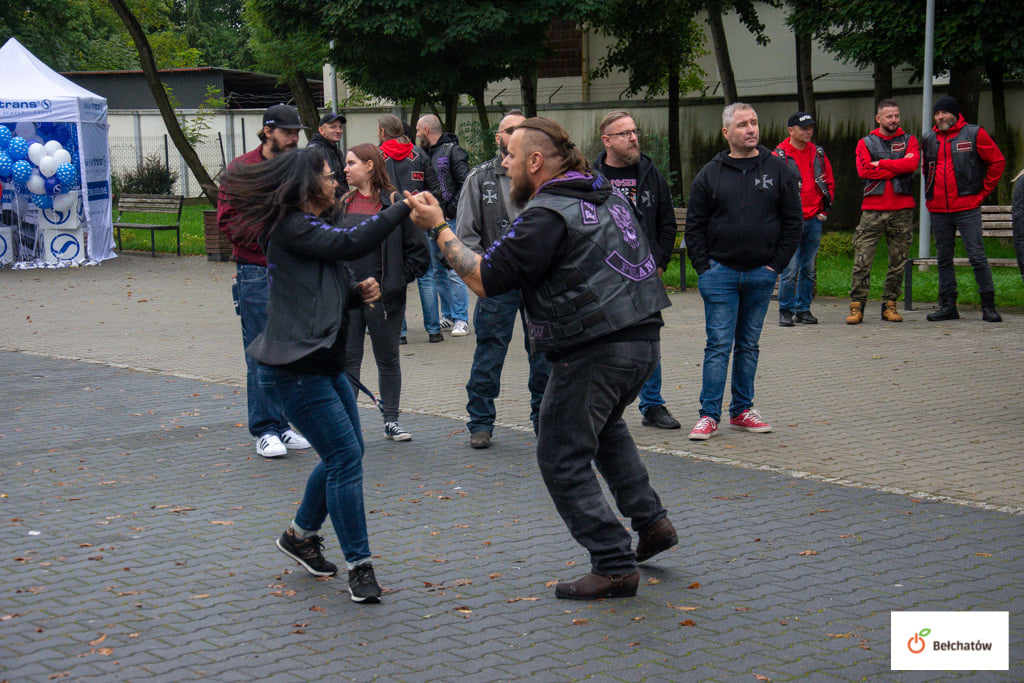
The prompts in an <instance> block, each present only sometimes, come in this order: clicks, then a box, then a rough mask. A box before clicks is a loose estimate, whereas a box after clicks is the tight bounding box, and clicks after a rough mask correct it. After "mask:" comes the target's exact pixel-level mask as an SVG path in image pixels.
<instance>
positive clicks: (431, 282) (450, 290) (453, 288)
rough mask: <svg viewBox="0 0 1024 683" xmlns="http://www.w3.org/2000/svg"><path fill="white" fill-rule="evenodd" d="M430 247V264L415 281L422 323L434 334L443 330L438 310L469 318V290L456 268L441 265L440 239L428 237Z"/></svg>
mask: <svg viewBox="0 0 1024 683" xmlns="http://www.w3.org/2000/svg"><path fill="white" fill-rule="evenodd" d="M450 224H451V223H449V225H450ZM452 229H453V230H454V228H452ZM427 249H428V250H429V252H430V267H429V268H428V269H427V272H426V273H424V274H423V275H422V276H421V277H419V278H417V280H416V284H417V285H419V289H420V307H421V308H422V309H423V325H424V327H426V328H427V332H428V333H431V334H434V333H437V332H440V331H441V323H440V318H439V317H438V314H439V313H440V315H442V316H444V317H445V318H448V319H449V320H465V321H467V322H468V321H469V290H468V289H467V288H466V283H465V282H463V281H462V278H460V277H459V276H458V275H456V274H455V271H453V270H448V269H447V268H445V267H444V266H442V265H441V261H440V260H439V259H440V255H441V249H440V248H439V247H438V246H437V242H435V241H434V240H432V239H428V240H427ZM438 298H440V299H441V308H440V311H438V307H437V300H438Z"/></svg>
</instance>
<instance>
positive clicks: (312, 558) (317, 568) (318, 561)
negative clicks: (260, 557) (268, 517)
mask: <svg viewBox="0 0 1024 683" xmlns="http://www.w3.org/2000/svg"><path fill="white" fill-rule="evenodd" d="M277 549H278V550H280V551H281V552H282V553H284V554H285V555H287V556H288V557H290V558H292V559H293V560H295V561H296V562H298V563H299V564H301V565H302V568H303V569H305V570H306V571H307V572H309V573H310V574H312V575H313V576H334V575H335V574H337V573H338V568H337V567H336V566H335V565H334V564H333V563H331V562H328V561H327V560H325V559H324V539H323V538H322V537H320V536H313V537H312V538H299V537H298V536H296V535H295V534H294V533H292V530H291V529H289V530H288V531H286V532H284V533H283V534H281V538H279V539H277Z"/></svg>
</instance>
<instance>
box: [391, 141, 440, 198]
mask: <svg viewBox="0 0 1024 683" xmlns="http://www.w3.org/2000/svg"><path fill="white" fill-rule="evenodd" d="M380 151H381V154H383V155H384V166H385V168H386V170H387V172H388V178H390V179H391V184H392V185H394V186H395V189H396V190H398V194H399V196H401V195H402V193H403V192H405V191H409V192H412V193H416V192H422V191H423V189H424V188H425V187H426V185H425V183H424V180H425V176H426V171H427V163H428V162H427V160H428V157H427V154H426V152H424V151H423V150H422V149H420V148H419V147H417V146H416V145H414V144H412V143H411V142H399V141H398V140H385V141H384V142H382V143H381V145H380Z"/></svg>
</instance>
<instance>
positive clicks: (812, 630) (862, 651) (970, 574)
mask: <svg viewBox="0 0 1024 683" xmlns="http://www.w3.org/2000/svg"><path fill="white" fill-rule="evenodd" d="M233 272H234V265H233V264H230V263H209V262H207V261H206V260H204V259H203V258H201V257H180V258H177V257H169V256H162V257H160V258H157V259H152V258H150V257H149V256H148V254H147V255H142V254H127V255H123V256H121V257H120V258H117V259H115V260H112V261H109V262H107V263H104V264H103V265H102V266H98V267H90V268H77V269H65V270H28V271H11V270H0V367H2V368H3V371H2V373H0V379H2V382H3V394H2V396H3V399H2V401H0V437H2V438H3V443H4V444H5V446H6V448H5V454H4V456H3V458H2V460H0V473H2V476H0V512H2V515H0V534H2V538H3V545H4V548H5V552H4V553H3V558H2V560H0V579H2V586H0V681H3V680H10V681H47V680H125V681H137V680H165V681H184V680H216V681H235V680H238V681H250V680H274V681H291V680H300V681H307V680H324V679H326V680H357V681H364V680H375V679H376V680H394V681H428V680H429V681H450V680H453V678H455V677H459V678H461V679H465V680H469V681H496V680H524V679H531V680H540V681H570V680H584V679H586V680H597V681H639V680H651V681H690V680H693V681H701V680H714V681H731V680H751V681H757V680H772V681H785V680H814V681H819V680H824V681H827V680H843V681H846V680H893V681H926V680H935V679H936V678H937V677H941V678H942V679H953V678H963V679H967V680H979V681H988V680H1020V679H1021V678H1022V676H1024V623H1022V621H1021V616H1020V615H1021V614H1022V613H1024V581H1022V579H1021V573H1022V570H1024V538H1022V537H1024V533H1022V532H1024V524H1022V522H1024V467H1022V466H1021V462H1022V458H1021V451H1022V450H1024V449H1022V447H1021V443H1022V436H1021V435H1022V429H1021V427H1020V425H1021V424H1022V422H1024V419H1022V418H1024V402H1022V401H1021V389H1020V387H1021V382H1022V380H1024V312H1022V311H1015V310H1006V311H1002V313H1003V315H1004V319H1005V322H1004V323H1003V324H1001V325H991V324H984V323H982V322H981V321H980V312H979V311H977V310H972V309H970V308H965V309H962V310H961V315H963V319H962V320H959V321H949V322H944V323H928V322H926V321H925V319H924V316H925V315H926V313H927V312H928V310H929V309H928V307H927V305H925V306H924V307H922V308H920V309H919V310H915V311H912V312H909V313H905V314H904V315H905V317H906V319H907V321H906V322H904V323H902V324H899V325H893V324H887V323H883V322H882V321H880V320H879V319H878V314H877V308H878V304H877V303H872V304H870V308H869V313H871V315H869V316H867V318H866V322H865V323H864V324H862V325H859V326H847V325H846V324H845V323H844V318H845V315H846V311H845V310H844V309H845V308H846V302H845V301H833V300H823V301H816V302H815V306H814V312H815V314H816V315H817V316H818V317H819V318H820V319H821V321H822V324H820V325H817V326H801V327H797V328H792V329H783V328H779V327H777V326H776V325H775V324H774V322H775V316H776V312H777V311H776V308H775V307H774V306H773V307H772V309H771V310H770V311H769V318H768V321H767V324H766V326H765V331H764V335H763V337H762V353H761V365H760V369H759V373H758V383H757V391H758V394H757V405H758V407H759V408H760V409H761V411H762V413H763V414H764V416H765V417H766V419H768V420H769V421H770V422H772V423H773V424H774V425H775V428H776V429H775V432H774V433H772V434H748V433H745V432H739V431H731V430H729V429H728V428H727V427H726V428H725V429H723V430H722V434H721V435H720V436H717V437H715V438H714V439H711V440H710V441H708V442H703V443H694V442H690V441H688V440H687V439H686V431H687V430H688V428H689V427H690V426H691V425H692V423H693V421H695V420H696V417H697V406H698V403H697V395H698V393H699V391H700V363H701V358H702V353H703V344H704V332H703V309H702V304H701V300H700V297H699V296H698V295H697V293H696V292H695V291H687V292H677V293H673V294H672V295H671V300H672V303H673V306H672V308H670V309H668V310H667V311H666V312H665V319H666V327H665V329H664V331H663V335H662V340H663V341H662V344H663V373H664V387H663V394H664V396H665V398H666V400H667V402H668V407H669V409H670V410H671V411H672V412H673V413H674V414H675V416H676V417H677V418H678V419H679V420H680V421H681V422H683V423H684V428H683V430H681V431H676V432H666V431H660V430H654V429H651V428H645V427H642V426H641V425H640V416H639V413H638V412H637V411H635V410H632V409H631V410H630V411H629V414H628V415H627V419H628V421H629V423H630V427H631V429H632V431H633V434H634V436H635V437H636V439H637V442H638V444H639V445H640V446H641V448H642V451H643V453H644V458H645V462H646V464H647V466H648V469H649V470H650V472H651V476H652V480H653V481H654V483H655V487H656V488H657V490H658V491H659V493H660V495H661V497H662V499H663V501H664V503H665V505H666V507H668V509H669V514H670V516H671V518H672V520H673V521H674V522H675V524H676V526H677V528H678V529H679V531H680V544H679V546H677V547H676V548H674V549H673V550H671V551H669V552H666V553H664V554H663V555H659V556H658V557H657V558H655V559H654V560H652V561H650V562H648V563H646V564H645V565H644V567H642V569H641V586H640V592H639V594H638V596H637V597H636V598H631V599H624V600H606V601H597V602H584V603H577V602H572V601H561V600H556V599H555V598H554V588H553V585H554V582H555V581H557V580H568V579H574V578H577V577H578V576H580V575H582V574H583V573H585V572H586V571H587V570H588V568H589V562H588V558H587V556H586V553H585V552H584V551H583V549H582V548H581V547H579V546H578V545H577V544H576V543H575V542H574V541H573V540H572V538H571V537H570V536H569V534H568V531H567V530H566V529H565V527H564V525H563V524H562V522H561V521H560V519H559V518H558V515H557V513H556V512H555V510H554V507H553V505H552V503H551V501H550V499H549V497H548V495H547V493H546V491H545V489H544V486H543V483H542V481H541V478H540V475H539V473H538V471H537V467H536V464H535V461H534V454H533V448H534V439H533V435H532V431H531V430H530V428H529V419H528V411H529V407H528V398H529V397H528V392H527V391H526V379H525V378H526V362H525V353H524V352H523V350H522V340H521V338H518V337H517V339H516V340H515V341H514V343H513V347H512V348H511V349H510V351H509V356H508V362H507V363H506V369H505V374H504V377H503V380H504V381H503V392H502V394H503V395H502V397H501V399H500V400H499V403H498V419H499V421H500V425H499V427H498V428H497V429H496V431H495V435H494V445H493V446H492V447H491V448H490V449H489V450H483V451H477V450H472V449H470V448H469V447H468V443H467V442H468V434H467V432H466V430H465V424H464V419H465V401H466V394H465V389H464V385H465V382H466V379H467V376H468V372H469V366H470V362H471V358H472V352H473V346H474V337H473V334H472V328H471V334H470V335H469V336H468V337H464V338H461V339H452V338H450V337H448V338H447V339H446V341H445V342H444V343H442V344H428V343H427V339H426V333H425V332H424V331H423V326H422V320H421V317H420V313H419V310H418V306H419V301H418V297H417V296H416V293H415V287H412V288H410V297H409V304H410V310H409V314H408V321H409V329H410V333H409V344H408V345H407V346H403V347H402V367H403V375H404V387H403V389H404V390H403V405H402V408H403V415H402V424H403V426H404V427H405V428H406V429H407V430H409V431H410V432H411V433H412V435H413V440H412V441H411V442H407V443H394V442H390V441H386V440H385V439H384V438H383V430H382V428H381V425H380V418H379V413H377V412H376V410H375V409H373V408H372V407H370V406H369V405H368V404H366V405H365V407H364V409H363V410H362V413H361V416H362V419H363V430H364V434H365V435H366V438H367V454H366V458H365V468H366V478H365V491H366V503H367V511H368V518H369V526H370V543H371V549H372V551H373V554H374V563H375V567H376V569H377V574H378V578H379V580H380V582H381V584H382V585H383V586H384V589H385V594H384V597H383V602H382V604H380V605H357V604H354V603H352V602H351V601H350V600H349V598H348V593H347V590H346V582H345V579H344V576H339V577H338V578H333V579H314V578H313V577H310V576H308V575H307V574H305V573H304V572H303V571H302V570H301V569H300V568H299V567H298V565H296V564H294V563H293V562H291V561H290V560H289V559H288V558H286V557H285V556H284V555H282V554H281V553H279V552H278V551H277V550H276V548H275V547H274V539H275V537H276V536H277V535H278V534H280V532H281V531H282V530H283V529H284V528H285V526H286V525H287V523H288V522H289V521H290V519H291V515H292V514H293V513H294V510H295V507H296V506H297V504H298V502H299V499H300V497H301V494H302V486H303V484H304V482H305V478H306V475H307V474H308V472H309V470H310V468H311V467H312V465H313V462H314V459H315V457H316V455H315V453H313V452H312V451H309V452H303V453H294V452H292V453H290V454H289V455H288V457H286V458H282V459H279V460H264V459H262V458H260V457H258V456H257V455H256V454H255V449H254V445H253V441H252V439H251V438H250V437H249V435H248V432H247V430H246V429H245V427H244V423H245V392H244V369H245V368H244V364H243V360H242V350H241V343H240V341H241V340H240V336H241V335H240V331H239V325H238V320H237V317H236V316H235V315H234V312H233V310H232V307H231V300H230V292H229V290H230V282H231V276H232V274H233ZM363 379H364V381H366V382H367V384H368V385H369V386H370V387H371V388H376V373H375V372H374V368H373V360H372V353H370V352H369V349H368V350H367V354H366V360H365V365H364V370H363ZM326 543H327V548H326V554H327V557H328V558H329V559H332V560H334V561H336V562H337V561H340V560H341V553H340V550H339V549H338V546H337V541H336V539H335V538H334V534H333V531H330V530H327V533H326ZM893 610H922V611H927V610H931V611H946V610H973V611H984V610H1008V611H1009V612H1010V642H1011V653H1010V667H1011V668H1010V670H1009V671H1008V672H978V673H971V672H945V673H941V674H937V673H935V672H919V673H914V672H892V671H890V669H889V652H890V643H889V612H890V611H893Z"/></svg>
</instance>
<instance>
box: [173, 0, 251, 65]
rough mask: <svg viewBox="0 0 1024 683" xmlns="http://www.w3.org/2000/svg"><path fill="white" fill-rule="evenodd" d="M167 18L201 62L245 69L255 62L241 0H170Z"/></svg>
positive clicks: (243, 5)
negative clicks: (195, 52)
mask: <svg viewBox="0 0 1024 683" xmlns="http://www.w3.org/2000/svg"><path fill="white" fill-rule="evenodd" d="M169 18H170V20H171V22H173V24H174V25H175V27H176V28H177V30H178V31H179V32H180V33H181V34H182V35H184V37H185V39H186V40H187V41H188V45H189V47H192V48H195V49H196V50H198V51H199V54H200V60H201V62H202V63H203V64H204V65H206V66H219V67H224V68H227V69H242V70H246V71H251V70H252V69H253V68H254V67H255V66H256V58H255V56H254V55H253V51H252V50H251V49H250V47H249V44H248V43H249V40H250V35H249V33H250V28H249V25H248V23H247V22H246V20H245V2H244V0H173V4H172V5H171V7H170V12H169Z"/></svg>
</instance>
